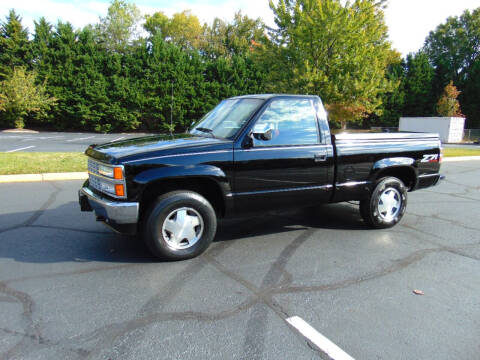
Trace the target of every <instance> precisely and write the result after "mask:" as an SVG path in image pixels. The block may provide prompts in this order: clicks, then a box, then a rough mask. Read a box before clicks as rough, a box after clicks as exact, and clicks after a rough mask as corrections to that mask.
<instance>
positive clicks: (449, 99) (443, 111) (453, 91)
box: [437, 81, 463, 117]
mask: <svg viewBox="0 0 480 360" xmlns="http://www.w3.org/2000/svg"><path fill="white" fill-rule="evenodd" d="M458 95H460V91H458V90H457V88H456V87H455V85H453V81H450V83H449V84H448V85H447V86H445V89H444V90H443V95H442V96H441V97H440V100H438V103H437V113H438V115H440V116H448V117H450V116H463V115H462V111H461V110H460V104H459V102H458V100H457V98H458Z"/></svg>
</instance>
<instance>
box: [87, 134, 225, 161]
mask: <svg viewBox="0 0 480 360" xmlns="http://www.w3.org/2000/svg"><path fill="white" fill-rule="evenodd" d="M231 145H232V141H230V140H223V139H215V138H210V137H202V136H195V135H191V134H175V135H153V136H143V137H138V138H133V139H128V140H121V141H115V142H109V143H105V144H100V145H96V144H93V145H90V146H89V147H88V149H87V150H86V151H85V154H86V155H88V156H90V157H93V158H95V159H97V160H100V161H104V162H109V163H112V164H115V163H119V162H123V161H129V160H134V159H137V158H139V157H148V156H164V155H170V154H171V155H175V154H182V153H188V152H202V151H211V150H218V149H225V148H226V147H231Z"/></svg>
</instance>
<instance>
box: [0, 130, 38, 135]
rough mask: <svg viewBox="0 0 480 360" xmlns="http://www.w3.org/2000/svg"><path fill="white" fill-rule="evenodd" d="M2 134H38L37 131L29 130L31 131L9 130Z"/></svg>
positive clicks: (3, 131)
mask: <svg viewBox="0 0 480 360" xmlns="http://www.w3.org/2000/svg"><path fill="white" fill-rule="evenodd" d="M1 132H2V133H7V134H8V133H12V134H38V131H36V130H29V129H7V130H2V131H1Z"/></svg>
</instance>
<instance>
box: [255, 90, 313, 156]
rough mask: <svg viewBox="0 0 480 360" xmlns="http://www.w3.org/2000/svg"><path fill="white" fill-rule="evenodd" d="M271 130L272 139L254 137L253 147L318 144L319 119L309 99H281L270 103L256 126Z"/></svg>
mask: <svg viewBox="0 0 480 360" xmlns="http://www.w3.org/2000/svg"><path fill="white" fill-rule="evenodd" d="M255 128H258V129H269V130H270V132H271V135H270V136H269V137H270V139H262V138H260V137H257V136H254V137H253V146H256V147H262V146H282V145H311V144H318V143H319V139H318V131H317V119H316V117H315V110H314V108H313V105H312V102H311V100H309V99H279V100H274V101H272V102H271V103H270V105H269V106H268V108H267V109H266V110H265V112H264V113H263V114H262V115H261V116H260V118H259V119H258V120H257V123H256V124H255Z"/></svg>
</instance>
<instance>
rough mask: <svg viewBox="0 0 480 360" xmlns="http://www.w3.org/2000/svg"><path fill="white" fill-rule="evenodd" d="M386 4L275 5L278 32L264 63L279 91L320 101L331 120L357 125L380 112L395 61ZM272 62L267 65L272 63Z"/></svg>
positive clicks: (289, 0) (333, 0)
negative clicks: (391, 60)
mask: <svg viewBox="0 0 480 360" xmlns="http://www.w3.org/2000/svg"><path fill="white" fill-rule="evenodd" d="M383 4H384V1H375V0H356V1H353V2H352V3H350V2H346V3H345V4H344V3H343V2H342V1H340V0H296V1H294V0H280V1H279V2H278V5H276V6H275V5H274V4H273V2H272V1H270V7H271V8H272V10H273V12H274V15H275V23H276V25H277V27H278V30H275V31H271V32H270V36H271V38H272V41H273V43H272V44H273V46H270V47H268V48H267V49H268V51H267V53H266V56H265V58H266V59H270V62H269V63H268V65H267V67H268V68H270V69H272V71H271V72H270V74H271V78H270V81H271V83H272V84H273V86H272V88H273V89H274V90H276V89H278V88H280V91H288V92H293V93H309V94H317V95H320V96H321V97H322V98H323V99H324V101H325V102H326V103H327V104H328V108H329V112H330V118H332V119H333V120H335V121H337V122H338V123H341V124H342V125H343V126H345V125H346V123H347V122H357V121H360V120H361V119H362V118H364V117H365V116H367V115H368V114H370V113H372V112H377V111H380V105H381V95H382V94H383V93H384V92H386V91H388V90H390V89H391V88H392V86H393V84H392V82H391V81H389V80H388V79H387V78H386V77H385V72H386V69H387V65H388V62H389V57H390V56H391V48H390V43H389V42H388V41H387V38H388V34H387V26H386V25H385V21H384V14H383ZM267 61H268V60H267Z"/></svg>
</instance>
